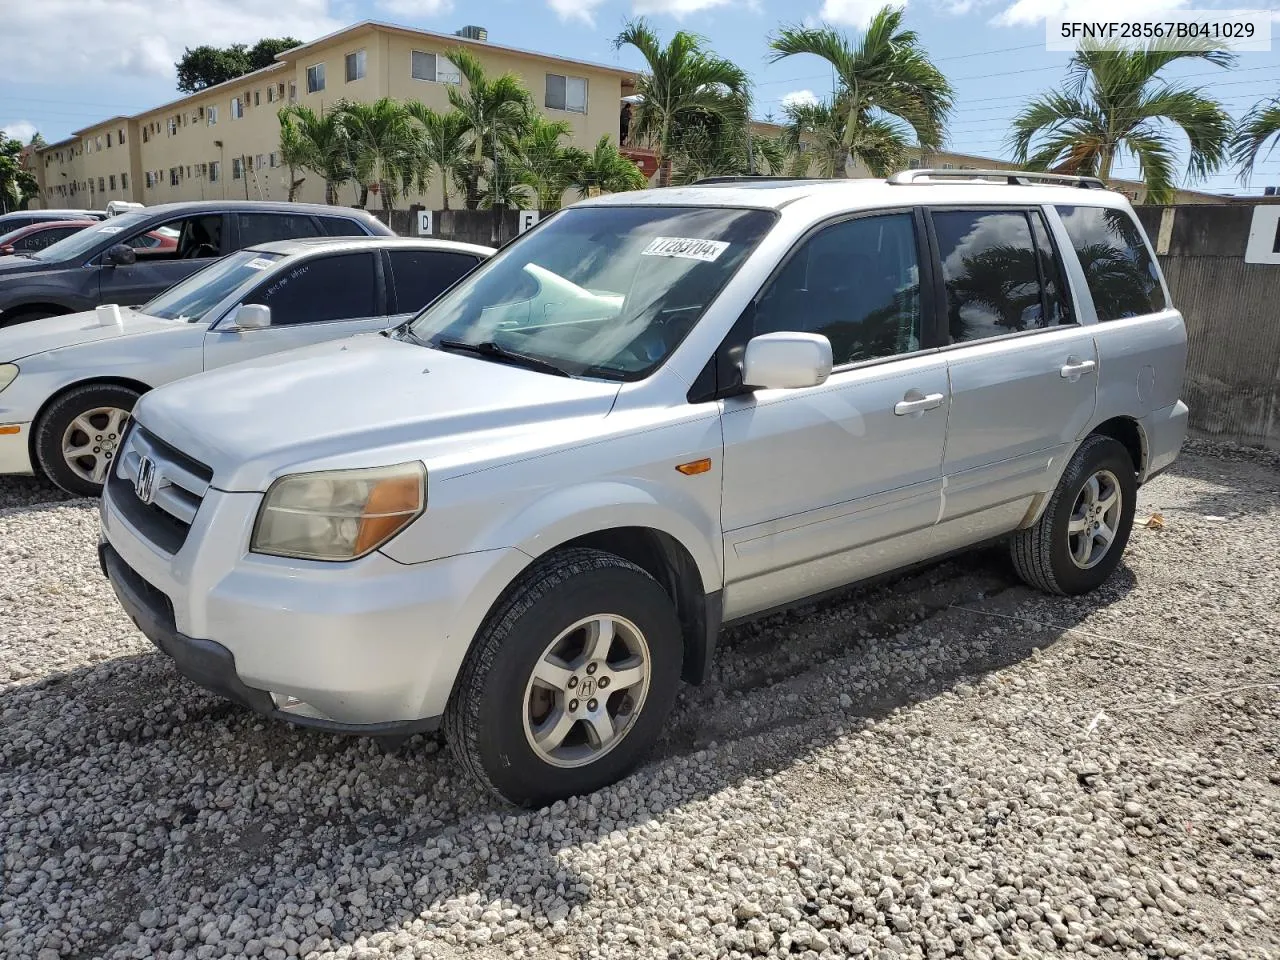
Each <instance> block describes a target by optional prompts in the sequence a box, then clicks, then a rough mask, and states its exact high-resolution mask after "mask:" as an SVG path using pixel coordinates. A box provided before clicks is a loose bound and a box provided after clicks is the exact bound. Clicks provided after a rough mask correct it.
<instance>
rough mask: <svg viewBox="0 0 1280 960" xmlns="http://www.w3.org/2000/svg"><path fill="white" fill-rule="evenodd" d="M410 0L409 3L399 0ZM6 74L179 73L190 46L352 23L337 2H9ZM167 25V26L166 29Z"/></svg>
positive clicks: (1, 73) (55, 77) (303, 33)
mask: <svg viewBox="0 0 1280 960" xmlns="http://www.w3.org/2000/svg"><path fill="white" fill-rule="evenodd" d="M397 2H402V0H397ZM4 7H5V11H4V56H3V57H0V79H5V80H12V81H23V82H36V83H39V82H42V81H56V82H66V81H68V80H77V79H83V78H95V79H101V78H102V77H103V76H104V74H112V73H114V74H124V75H132V76H173V73H174V70H173V64H174V61H176V60H177V59H178V58H179V57H180V56H182V50H183V48H184V47H195V46H199V45H200V44H204V43H209V44H215V45H219V46H224V45H226V44H229V43H249V44H252V43H254V42H255V41H257V40H258V39H259V38H260V37H263V36H285V35H290V36H294V37H298V38H299V39H301V40H314V39H315V38H316V37H319V36H322V35H324V34H326V33H329V32H331V31H333V30H337V29H339V28H341V27H343V26H345V25H346V24H345V23H344V22H342V21H340V20H337V19H335V18H334V17H332V16H331V15H330V7H329V0H291V2H290V3H287V4H278V5H276V6H274V7H273V8H272V9H271V12H270V15H269V16H264V13H263V10H264V7H263V4H262V0H163V2H161V3H156V2H155V0H40V2H39V3H6V4H5V5H4ZM161 24H163V25H162V26H161Z"/></svg>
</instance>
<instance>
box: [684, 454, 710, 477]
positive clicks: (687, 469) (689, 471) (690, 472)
mask: <svg viewBox="0 0 1280 960" xmlns="http://www.w3.org/2000/svg"><path fill="white" fill-rule="evenodd" d="M676 469H677V470H679V471H680V472H681V473H683V474H684V475H685V476H686V477H692V476H696V475H697V474H699V473H706V472H707V471H708V470H710V469H711V458H710V457H703V458H702V459H701V460H690V461H689V462H688V463H681V464H677V465H676Z"/></svg>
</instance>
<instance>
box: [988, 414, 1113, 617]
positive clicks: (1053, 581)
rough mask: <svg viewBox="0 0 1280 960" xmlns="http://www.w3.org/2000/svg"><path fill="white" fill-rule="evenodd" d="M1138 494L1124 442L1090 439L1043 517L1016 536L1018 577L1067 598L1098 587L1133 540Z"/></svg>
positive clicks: (1014, 551)
mask: <svg viewBox="0 0 1280 960" xmlns="http://www.w3.org/2000/svg"><path fill="white" fill-rule="evenodd" d="M1137 493H1138V481H1137V477H1136V476H1135V472H1134V464H1133V460H1132V458H1131V457H1130V456H1129V451H1128V450H1126V449H1125V447H1124V445H1123V444H1121V443H1120V442H1119V441H1117V440H1113V439H1112V438H1111V437H1104V436H1100V435H1096V434H1095V435H1093V436H1090V437H1086V438H1085V441H1084V443H1082V444H1080V449H1079V450H1077V451H1076V452H1075V455H1074V456H1073V457H1072V458H1071V461H1070V462H1069V463H1068V464H1067V468H1066V470H1064V471H1063V473H1062V478H1061V479H1060V480H1059V481H1058V486H1057V487H1056V488H1055V489H1054V491H1053V496H1052V497H1050V499H1049V503H1048V505H1047V506H1046V507H1045V510H1044V513H1043V514H1042V515H1041V517H1040V519H1039V520H1038V521H1037V522H1036V523H1035V525H1034V526H1032V527H1029V528H1027V529H1026V530H1019V531H1018V532H1017V533H1016V534H1015V535H1014V537H1013V541H1012V544H1011V547H1010V552H1011V554H1012V557H1013V565H1014V567H1015V568H1016V570H1017V571H1018V576H1019V577H1021V578H1022V579H1023V581H1025V582H1026V583H1027V584H1029V585H1030V586H1033V587H1038V588H1039V589H1041V590H1044V591H1046V592H1048V593H1057V594H1061V595H1064V596H1070V595H1074V594H1080V593H1088V592H1089V591H1090V590H1095V589H1097V588H1098V587H1100V586H1101V585H1102V584H1103V583H1104V582H1105V581H1106V579H1107V578H1108V577H1109V576H1111V573H1112V571H1114V570H1115V568H1116V566H1117V565H1119V563H1120V556H1121V554H1123V553H1124V548H1125V544H1127V543H1128V542H1129V532H1130V530H1132V528H1133V514H1134V509H1135V507H1136V506H1137V503H1136V501H1137Z"/></svg>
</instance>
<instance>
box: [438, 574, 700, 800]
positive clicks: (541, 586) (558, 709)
mask: <svg viewBox="0 0 1280 960" xmlns="http://www.w3.org/2000/svg"><path fill="white" fill-rule="evenodd" d="M683 649H684V647H683V641H682V639H681V633H680V624H679V620H678V619H677V617H676V612H675V608H674V606H673V605H672V602H671V599H670V597H668V596H667V594H666V591H664V590H663V589H662V587H661V586H659V585H658V583H657V582H656V581H655V580H654V579H653V577H651V576H649V574H647V573H646V572H645V571H644V570H642V569H640V568H639V567H637V566H636V565H635V564H632V563H629V562H628V561H626V560H623V559H622V558H621V557H617V556H614V555H613V554H609V553H605V552H603V551H599V550H587V549H575V550H567V551H565V552H563V553H558V554H554V555H552V556H550V557H547V558H544V559H543V560H540V561H538V562H537V563H536V564H534V566H533V567H531V568H530V569H529V571H528V572H527V573H526V575H525V576H523V577H522V578H521V580H520V582H519V583H518V584H517V585H516V587H515V588H514V589H513V590H512V591H511V592H510V593H509V594H508V596H507V597H506V598H505V599H504V600H503V601H502V602H501V603H500V604H499V605H498V607H497V608H496V609H495V610H494V612H493V613H492V614H490V616H489V618H488V620H487V621H486V622H485V625H484V626H483V627H482V628H481V631H480V634H479V635H478V636H477V638H476V641H475V644H474V645H473V647H472V649H471V652H470V653H469V654H468V656H467V660H466V662H465V663H464V664H463V667H462V672H461V674H460V676H459V678H458V682H457V684H456V686H455V688H454V691H453V695H452V696H451V697H450V700H449V706H448V708H447V709H446V712H445V718H444V728H445V735H446V736H447V737H448V740H449V745H450V748H451V749H452V751H453V753H454V755H455V756H456V757H457V758H458V760H459V761H460V762H461V764H462V765H463V766H464V767H465V768H466V769H467V770H468V772H469V773H471V774H472V776H474V777H475V778H476V779H477V780H478V781H480V782H481V783H483V784H484V785H485V786H487V787H489V788H490V789H491V790H493V791H494V792H495V793H497V794H498V795H500V796H502V797H503V798H505V799H507V800H509V801H511V802H512V803H516V804H520V805H522V806H530V807H536V806H542V805H544V804H548V803H551V802H553V801H555V800H559V799H563V798H565V797H571V796H575V795H577V794H582V793H590V792H591V791H593V790H598V789H600V788H601V787H604V786H607V785H608V784H610V783H613V782H614V781H616V780H618V779H620V778H622V777H624V776H625V775H626V774H627V773H629V772H630V771H631V770H633V769H634V768H635V767H636V766H637V765H638V764H639V763H640V762H641V760H643V758H644V756H645V754H647V753H648V751H649V749H650V748H651V747H652V746H653V744H654V742H655V741H656V740H657V738H658V735H659V733H660V732H661V729H662V725H663V722H664V721H665V720H666V717H667V714H668V713H670V711H671V707H672V705H673V703H674V702H675V696H676V688H677V686H678V685H679V678H680V664H681V660H682V656H683Z"/></svg>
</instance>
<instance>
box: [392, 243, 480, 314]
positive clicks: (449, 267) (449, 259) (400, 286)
mask: <svg viewBox="0 0 1280 960" xmlns="http://www.w3.org/2000/svg"><path fill="white" fill-rule="evenodd" d="M479 262H480V261H479V260H478V259H477V258H476V257H473V256H469V255H467V254H461V253H443V252H441V251H438V250H392V251H391V275H392V277H393V278H394V280H395V289H396V303H397V306H396V309H397V311H398V312H399V313H417V312H418V311H419V310H421V309H422V308H423V307H425V306H426V305H427V304H428V303H430V302H431V301H432V300H434V299H435V298H436V297H438V296H440V294H442V293H444V291H445V290H447V289H449V287H451V286H453V283H454V281H455V280H457V279H458V278H459V277H461V276H463V275H464V274H466V273H468V272H469V271H470V270H472V269H474V268H475V265H476V264H477V263H479Z"/></svg>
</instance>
